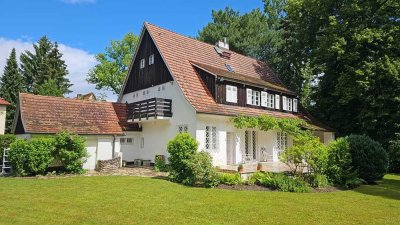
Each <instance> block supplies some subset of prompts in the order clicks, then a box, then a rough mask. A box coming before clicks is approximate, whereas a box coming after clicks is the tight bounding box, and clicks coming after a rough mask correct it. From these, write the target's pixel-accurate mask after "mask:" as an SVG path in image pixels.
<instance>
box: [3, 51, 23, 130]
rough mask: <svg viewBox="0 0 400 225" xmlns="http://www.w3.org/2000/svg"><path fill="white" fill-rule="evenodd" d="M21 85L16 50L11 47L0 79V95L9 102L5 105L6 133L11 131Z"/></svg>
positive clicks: (21, 80)
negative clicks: (8, 104)
mask: <svg viewBox="0 0 400 225" xmlns="http://www.w3.org/2000/svg"><path fill="white" fill-rule="evenodd" d="M23 86H24V79H23V77H22V75H21V74H20V72H19V70H18V63H17V57H16V52H15V49H12V51H11V54H10V57H9V58H8V59H7V63H6V66H5V67H4V73H3V76H2V77H1V80H0V97H2V98H3V99H5V100H7V101H8V102H10V103H11V105H10V106H8V107H7V117H6V132H7V133H9V132H11V126H12V123H13V120H14V115H15V111H16V106H17V103H18V94H19V92H22V91H23Z"/></svg>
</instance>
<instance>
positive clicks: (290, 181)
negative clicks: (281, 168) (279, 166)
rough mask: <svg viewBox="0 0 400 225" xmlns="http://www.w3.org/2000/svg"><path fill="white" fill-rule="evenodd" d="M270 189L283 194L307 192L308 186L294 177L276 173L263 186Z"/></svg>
mask: <svg viewBox="0 0 400 225" xmlns="http://www.w3.org/2000/svg"><path fill="white" fill-rule="evenodd" d="M265 186H267V187H269V188H271V189H276V190H278V191H284V192H309V191H310V187H309V186H308V184H307V183H306V182H305V181H303V180H301V179H298V178H296V177H289V176H286V175H285V174H282V173H276V174H274V175H273V176H272V177H271V180H270V181H269V182H268V184H267V185H265Z"/></svg>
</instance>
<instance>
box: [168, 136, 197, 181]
mask: <svg viewBox="0 0 400 225" xmlns="http://www.w3.org/2000/svg"><path fill="white" fill-rule="evenodd" d="M197 148H198V144H197V142H196V140H194V138H192V137H191V136H190V135H189V134H188V133H180V134H178V135H176V137H175V138H174V139H173V140H171V141H169V142H168V145H167V150H168V153H169V154H170V157H169V163H170V169H171V171H170V177H171V179H172V180H174V181H176V182H178V183H182V181H183V180H184V179H185V178H186V177H187V176H188V174H187V173H188V171H187V168H186V165H184V164H183V162H184V161H185V160H188V159H189V158H190V157H191V156H192V155H194V154H195V153H196V151H197Z"/></svg>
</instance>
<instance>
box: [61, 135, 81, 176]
mask: <svg viewBox="0 0 400 225" xmlns="http://www.w3.org/2000/svg"><path fill="white" fill-rule="evenodd" d="M55 149H56V151H55V154H54V157H55V158H56V159H57V160H60V161H61V163H62V164H63V167H64V169H65V172H66V173H82V172H83V171H84V170H83V168H82V166H83V163H85V161H86V158H87V157H88V153H87V150H86V146H85V139H84V138H83V137H80V136H78V135H76V134H71V133H68V132H66V131H62V132H61V133H59V134H57V135H56V136H55Z"/></svg>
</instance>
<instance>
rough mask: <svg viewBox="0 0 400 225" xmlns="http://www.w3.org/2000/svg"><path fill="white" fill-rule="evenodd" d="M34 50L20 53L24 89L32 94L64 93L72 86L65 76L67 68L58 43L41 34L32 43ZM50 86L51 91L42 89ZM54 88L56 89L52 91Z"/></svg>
mask: <svg viewBox="0 0 400 225" xmlns="http://www.w3.org/2000/svg"><path fill="white" fill-rule="evenodd" d="M33 48H34V52H30V51H26V52H25V53H22V54H21V57H20V60H21V73H22V76H23V77H24V80H25V91H27V92H29V93H34V94H39V93H42V94H53V93H55V94H57V96H59V93H62V94H66V93H69V92H70V90H69V88H70V87H71V86H72V85H71V84H70V82H69V80H68V78H67V75H68V70H67V65H66V64H65V61H64V60H62V54H61V53H60V52H59V50H58V44H57V43H52V42H51V41H50V40H49V39H48V38H47V37H46V36H43V37H42V38H41V39H40V40H39V41H38V42H37V43H36V44H34V45H33ZM46 88H51V91H47V90H44V89H46ZM54 89H56V90H57V91H54Z"/></svg>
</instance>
